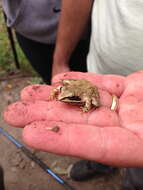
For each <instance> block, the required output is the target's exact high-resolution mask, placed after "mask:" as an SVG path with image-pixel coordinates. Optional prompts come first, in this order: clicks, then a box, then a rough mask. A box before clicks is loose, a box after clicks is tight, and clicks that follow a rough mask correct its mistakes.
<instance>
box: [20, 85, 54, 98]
mask: <svg viewBox="0 0 143 190" xmlns="http://www.w3.org/2000/svg"><path fill="white" fill-rule="evenodd" d="M52 89H53V87H52V86H49V85H40V84H33V85H29V86H26V87H25V88H24V89H22V91H21V99H22V100H24V101H29V100H49V97H50V93H51V90H52Z"/></svg>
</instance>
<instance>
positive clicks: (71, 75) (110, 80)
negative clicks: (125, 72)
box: [52, 72, 125, 96]
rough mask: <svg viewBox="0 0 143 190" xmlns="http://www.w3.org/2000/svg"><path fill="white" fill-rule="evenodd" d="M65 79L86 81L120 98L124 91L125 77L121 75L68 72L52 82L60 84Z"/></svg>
mask: <svg viewBox="0 0 143 190" xmlns="http://www.w3.org/2000/svg"><path fill="white" fill-rule="evenodd" d="M64 79H86V80H89V81H90V82H92V83H93V84H94V85H96V86H97V87H98V88H101V89H103V90H106V91H108V92H110V93H111V94H115V95H117V96H120V95H121V94H122V92H123V90H124V80H125V77H123V76H120V75H100V74H94V73H82V72H68V73H61V74H59V75H56V76H55V77H54V78H53V80H52V82H53V83H55V82H59V81H60V80H64Z"/></svg>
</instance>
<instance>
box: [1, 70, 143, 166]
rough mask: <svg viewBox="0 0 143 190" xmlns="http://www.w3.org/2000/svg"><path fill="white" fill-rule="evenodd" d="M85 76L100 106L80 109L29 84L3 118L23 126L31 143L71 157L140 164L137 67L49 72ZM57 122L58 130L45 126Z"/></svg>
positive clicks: (141, 106) (141, 105) (142, 140)
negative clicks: (120, 71)
mask: <svg viewBox="0 0 143 190" xmlns="http://www.w3.org/2000/svg"><path fill="white" fill-rule="evenodd" d="M83 78H84V79H87V80H89V81H91V82H92V83H93V84H95V85H96V86H97V87H98V88H99V92H100V100H101V105H102V106H101V107H100V108H98V109H94V110H91V111H90V112H88V113H83V112H82V111H81V109H80V108H79V107H77V106H72V105H68V104H65V103H61V102H58V101H49V95H50V91H51V89H52V88H53V87H52V86H48V85H31V86H28V87H26V88H24V89H23V91H22V92H21V101H19V102H15V103H13V104H12V105H10V106H8V108H7V109H6V111H5V113H4V119H5V120H6V122H7V123H9V124H10V125H13V126H16V127H24V130H23V139H24V141H25V143H26V144H27V145H29V146H31V147H33V148H36V149H40V150H42V151H47V152H53V153H56V154H63V155H71V156H77V157H81V158H84V159H89V160H95V161H98V162H101V163H105V164H110V165H116V166H125V167H142V166H143V72H137V73H133V74H132V75H129V76H128V77H126V78H125V77H122V76H118V75H96V74H91V73H80V72H69V73H64V74H59V75H57V76H55V77H54V79H53V83H55V82H59V81H60V80H61V79H83ZM113 94H114V95H116V96H118V98H119V103H118V109H117V111H112V110H111V109H110V107H111V104H112V95H113ZM53 127H58V129H59V130H58V131H52V130H49V129H50V128H53Z"/></svg>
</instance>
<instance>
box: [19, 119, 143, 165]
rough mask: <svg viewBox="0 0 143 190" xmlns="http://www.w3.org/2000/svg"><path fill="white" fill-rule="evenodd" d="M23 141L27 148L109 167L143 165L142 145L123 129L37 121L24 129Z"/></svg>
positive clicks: (136, 138) (135, 137)
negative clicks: (54, 129)
mask: <svg viewBox="0 0 143 190" xmlns="http://www.w3.org/2000/svg"><path fill="white" fill-rule="evenodd" d="M53 126H54V127H55V126H58V127H59V130H58V131H56V132H55V131H51V130H49V128H50V127H53ZM23 139H24V141H25V143H26V144H27V145H28V146H30V147H33V148H36V149H39V150H42V151H46V152H52V153H56V154H62V155H71V156H76V157H81V158H84V159H87V160H95V161H97V162H101V163H105V164H109V165H117V166H126V167H131V166H132V167H133V166H134V167H138V166H140V167H141V166H143V160H142V156H143V152H142V145H143V142H142V141H141V140H140V139H139V138H138V137H137V136H136V135H135V134H134V133H131V132H130V131H128V130H127V129H123V128H120V127H109V128H100V127H95V126H92V125H78V124H65V123H62V122H47V121H45V122H35V123H32V124H30V125H27V126H26V127H25V128H24V131H23ZM133 153H134V154H133Z"/></svg>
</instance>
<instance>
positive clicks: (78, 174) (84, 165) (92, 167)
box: [69, 160, 115, 181]
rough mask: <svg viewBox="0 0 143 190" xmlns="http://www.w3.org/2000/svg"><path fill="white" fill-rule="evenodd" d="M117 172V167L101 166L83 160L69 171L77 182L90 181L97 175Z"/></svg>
mask: <svg viewBox="0 0 143 190" xmlns="http://www.w3.org/2000/svg"><path fill="white" fill-rule="evenodd" d="M113 170H115V167H112V166H107V165H104V164H100V163H97V162H94V161H88V160H81V161H78V162H76V163H75V164H74V165H73V166H72V168H71V169H70V171H69V176H70V178H71V179H73V180H75V181H84V180H88V179H90V178H92V177H94V176H95V175H106V174H109V173H111V172H113Z"/></svg>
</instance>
